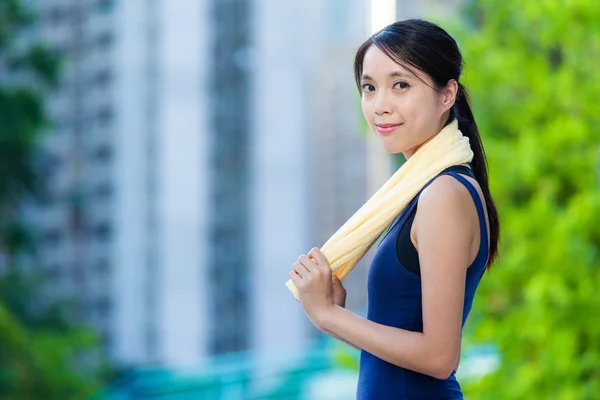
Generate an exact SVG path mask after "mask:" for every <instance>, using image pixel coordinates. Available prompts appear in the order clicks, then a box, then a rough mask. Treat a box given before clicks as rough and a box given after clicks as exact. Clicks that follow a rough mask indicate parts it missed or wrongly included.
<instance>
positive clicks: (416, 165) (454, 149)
mask: <svg viewBox="0 0 600 400" xmlns="http://www.w3.org/2000/svg"><path fill="white" fill-rule="evenodd" d="M472 159H473V151H472V150H471V146H470V145H469V138H467V137H466V136H463V134H462V133H461V132H460V130H459V129H458V123H457V121H456V120H454V121H452V122H451V123H450V124H448V125H446V126H445V127H444V128H443V129H442V130H441V131H440V132H439V133H438V134H437V135H436V136H435V137H434V138H433V139H431V140H430V141H429V142H427V143H426V144H425V145H423V146H422V147H421V148H420V149H419V150H417V152H416V153H415V154H414V155H413V156H412V157H410V158H409V159H408V161H406V162H405V163H404V164H403V165H402V167H400V168H399V169H398V170H397V171H396V172H395V173H394V174H393V175H392V177H391V178H390V179H389V180H388V181H387V182H386V183H385V184H384V185H383V186H382V187H381V188H380V189H379V190H378V191H377V192H376V193H375V194H374V195H373V196H372V197H371V198H370V199H369V200H368V201H367V202H366V203H365V204H364V205H363V206H362V207H361V208H360V209H359V210H358V211H357V212H356V213H355V214H354V215H353V216H352V217H351V218H350V219H349V220H348V221H346V223H345V224H344V225H342V227H341V228H340V229H338V231H337V232H336V233H335V234H334V235H333V236H332V237H331V238H329V240H327V242H326V243H325V244H324V245H323V247H321V251H322V252H323V254H324V255H325V256H326V257H327V260H329V264H330V265H331V269H332V270H333V272H334V274H335V275H336V276H337V277H338V278H340V280H344V279H345V278H346V277H347V276H348V274H349V273H350V272H351V271H352V269H353V268H354V267H355V266H356V264H357V263H358V262H359V261H360V260H361V258H362V257H363V256H364V255H365V254H366V253H367V251H369V249H370V248H371V247H372V246H373V244H374V243H376V242H377V239H378V238H379V236H380V235H381V234H382V233H383V232H384V230H385V229H386V228H387V227H388V225H390V224H391V223H392V222H393V221H394V219H395V218H396V216H397V215H398V214H399V213H400V212H401V211H402V210H403V209H404V207H406V206H407V205H408V203H410V201H411V200H412V199H413V198H414V197H415V196H416V195H417V193H419V191H420V190H421V189H422V188H423V187H424V186H425V185H426V184H427V182H429V181H430V180H431V179H432V178H434V177H435V176H436V175H437V174H439V173H440V172H442V171H443V170H444V169H446V168H448V167H450V166H453V165H458V164H464V163H467V162H470V161H471V160H472ZM286 286H287V287H288V289H290V291H291V292H292V293H293V294H294V297H296V299H297V298H298V291H297V289H296V286H295V285H294V283H293V282H292V281H291V280H288V281H287V282H286Z"/></svg>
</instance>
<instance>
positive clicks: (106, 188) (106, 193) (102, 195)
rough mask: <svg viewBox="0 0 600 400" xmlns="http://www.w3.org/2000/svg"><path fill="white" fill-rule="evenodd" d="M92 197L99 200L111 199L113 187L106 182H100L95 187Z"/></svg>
mask: <svg viewBox="0 0 600 400" xmlns="http://www.w3.org/2000/svg"><path fill="white" fill-rule="evenodd" d="M93 195H94V197H97V198H99V199H108V198H111V197H112V195H113V187H112V185H111V184H110V183H108V182H102V183H100V184H98V185H97V186H96V188H95V189H94V193H93Z"/></svg>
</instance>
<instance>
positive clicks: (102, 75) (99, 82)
mask: <svg viewBox="0 0 600 400" xmlns="http://www.w3.org/2000/svg"><path fill="white" fill-rule="evenodd" d="M112 80H113V75H112V72H111V71H110V70H109V69H103V70H100V71H98V72H97V73H96V74H95V75H94V76H93V77H92V82H91V83H92V86H100V87H104V86H107V85H109V84H110V83H111V82H112Z"/></svg>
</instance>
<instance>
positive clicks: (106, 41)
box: [96, 32, 114, 50]
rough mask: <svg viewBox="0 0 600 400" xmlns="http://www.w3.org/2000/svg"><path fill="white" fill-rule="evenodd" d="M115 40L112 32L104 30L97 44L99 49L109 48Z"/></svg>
mask: <svg viewBox="0 0 600 400" xmlns="http://www.w3.org/2000/svg"><path fill="white" fill-rule="evenodd" d="M113 40H114V38H113V35H112V33H111V32H102V33H101V34H100V36H98V38H97V39H96V46H98V49H99V50H108V49H109V48H110V47H111V46H112V44H113Z"/></svg>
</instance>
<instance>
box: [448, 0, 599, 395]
mask: <svg viewBox="0 0 600 400" xmlns="http://www.w3.org/2000/svg"><path fill="white" fill-rule="evenodd" d="M467 11H468V12H467V13H463V14H461V15H462V16H465V15H466V16H467V17H466V21H462V22H461V25H460V27H459V28H458V29H455V30H452V32H453V33H455V34H457V37H458V41H459V44H460V46H461V48H462V51H463V55H464V57H465V60H466V61H467V69H466V71H465V78H466V79H465V82H466V85H467V87H468V88H469V90H470V92H471V95H472V102H473V104H474V111H475V115H476V118H477V122H478V124H479V128H480V131H481V133H482V136H483V140H484V144H485V147H486V150H487V156H488V161H489V166H490V184H491V190H492V194H493V195H494V197H495V199H496V201H497V205H498V207H499V211H500V218H501V235H502V242H501V248H500V260H499V262H498V263H497V265H495V266H494V268H493V269H492V271H491V272H490V273H488V274H486V276H485V277H484V280H483V282H482V284H481V287H480V289H479V291H478V294H477V297H476V300H475V308H474V310H473V315H472V316H473V317H475V319H474V320H473V321H471V322H472V326H471V328H472V329H469V332H472V333H471V334H470V335H472V336H471V337H470V338H469V339H470V340H472V341H476V342H479V343H495V344H497V345H498V347H499V349H500V351H501V354H502V363H501V367H500V369H499V370H498V371H497V372H496V373H495V374H492V375H490V376H487V377H485V378H484V379H482V380H481V381H479V382H473V383H471V384H468V385H465V386H466V393H467V394H468V395H469V397H470V398H476V399H524V398H540V399H541V398H543V399H592V398H598V397H597V396H598V394H599V393H600V321H599V320H598V319H597V316H598V315H600V296H598V293H597V288H598V287H600V270H599V269H598V268H597V265H598V261H599V257H598V250H599V248H600V230H599V229H598V226H597V223H598V222H599V221H600V188H599V179H598V178H599V177H598V156H599V152H598V150H599V148H600V128H599V127H600V116H599V114H598V105H597V96H598V94H599V93H600V80H599V79H598V76H597V69H598V66H599V65H600V24H598V21H600V2H597V1H595V0H579V1H570V2H556V1H552V0H545V1H536V2H522V1H516V0H511V1H503V2H498V1H491V0H482V1H477V2H471V4H470V5H469V6H468V10H467ZM446 25H447V24H446ZM469 66H472V68H470V67H469Z"/></svg>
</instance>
